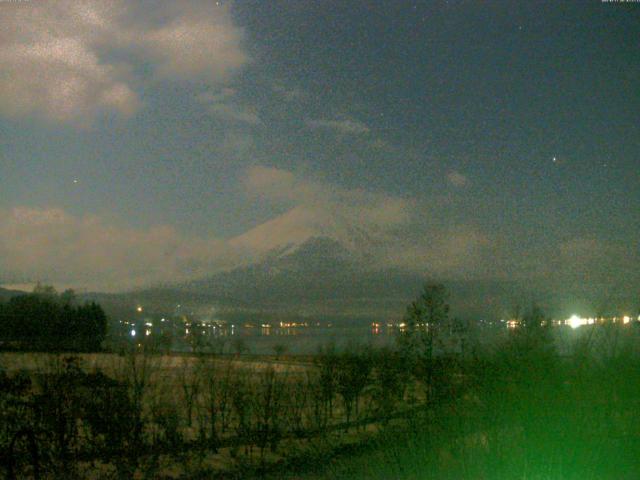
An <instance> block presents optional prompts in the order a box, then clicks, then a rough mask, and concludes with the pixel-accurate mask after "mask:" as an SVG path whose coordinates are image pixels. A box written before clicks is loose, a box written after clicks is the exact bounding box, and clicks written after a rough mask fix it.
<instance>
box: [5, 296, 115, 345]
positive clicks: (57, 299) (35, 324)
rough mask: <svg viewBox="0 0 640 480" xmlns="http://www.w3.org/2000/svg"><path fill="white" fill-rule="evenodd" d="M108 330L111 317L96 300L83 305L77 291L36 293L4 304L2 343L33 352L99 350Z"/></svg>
mask: <svg viewBox="0 0 640 480" xmlns="http://www.w3.org/2000/svg"><path fill="white" fill-rule="evenodd" d="M106 333H107V317H106V315H105V313H104V311H103V310H102V307H100V305H98V304H96V303H93V302H91V303H87V304H83V305H79V304H77V302H76V299H75V295H74V294H73V291H71V290H67V291H65V292H63V293H61V294H57V293H56V292H55V290H53V288H51V287H41V286H37V287H36V288H35V289H34V291H33V293H30V294H25V295H18V296H15V297H12V298H11V299H9V301H8V302H6V303H4V304H3V303H0V342H2V345H3V346H4V347H5V348H14V349H22V350H31V351H96V350H100V348H101V344H102V341H103V340H104V338H105V335H106Z"/></svg>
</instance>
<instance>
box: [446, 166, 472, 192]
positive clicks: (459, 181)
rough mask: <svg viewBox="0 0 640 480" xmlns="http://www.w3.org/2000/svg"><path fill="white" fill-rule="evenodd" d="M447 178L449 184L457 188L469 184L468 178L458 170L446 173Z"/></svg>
mask: <svg viewBox="0 0 640 480" xmlns="http://www.w3.org/2000/svg"><path fill="white" fill-rule="evenodd" d="M447 180H448V181H449V183H450V184H451V185H453V186H454V187H457V188H462V187H466V186H467V185H469V178H468V177H467V176H466V175H463V174H462V173H460V172H456V171H455V170H452V171H450V172H449V173H447Z"/></svg>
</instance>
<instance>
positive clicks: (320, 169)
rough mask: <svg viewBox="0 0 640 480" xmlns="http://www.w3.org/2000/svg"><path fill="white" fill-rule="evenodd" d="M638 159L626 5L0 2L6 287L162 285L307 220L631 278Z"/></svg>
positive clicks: (334, 233)
mask: <svg viewBox="0 0 640 480" xmlns="http://www.w3.org/2000/svg"><path fill="white" fill-rule="evenodd" d="M216 3H217V4H216ZM639 167H640V4H633V3H627V4H623V3H600V2H599V1H581V2H564V1H563V2H558V1H555V2H538V1H535V2H472V1H453V0H451V1H432V2H423V3H421V2H402V1H396V0H394V1H387V2H382V1H380V2H373V1H369V2H364V1H362V2H359V1H342V0H341V1H317V0H314V1H295V2H292V1H276V2H274V1H255V2H242V1H241V2H237V3H230V2H205V1H203V2H197V1H193V2H175V1H171V2H152V1H140V2H124V1H123V2H119V1H89V2H79V1H56V2H54V1H51V2H46V1H42V0H31V1H22V2H18V1H14V2H8V1H5V2H0V281H2V282H4V283H5V284H15V283H28V282H33V281H36V280H42V281H46V282H51V283H54V284H56V285H64V286H67V285H68V286H74V287H76V288H80V289H83V288H85V289H105V290H122V289H126V288H131V287H137V286H144V285H149V284H153V283H154V282H168V281H181V280H185V279H190V278H197V277H200V276H203V275H207V274H209V273H212V272H215V271H218V270H220V269H226V268H232V267H233V266H235V265H238V264H241V263H246V262H248V261H252V260H254V259H257V258H260V255H262V254H264V253H265V252H267V251H269V250H270V249H272V248H274V247H277V246H278V245H282V244H286V243H288V242H294V243H300V242H303V241H304V240H305V239H307V238H309V237H312V236H319V235H325V236H329V237H331V238H334V239H336V240H338V241H340V242H342V243H343V244H344V245H345V246H346V247H347V248H349V249H350V250H351V251H353V252H354V254H355V255H367V256H369V257H370V258H374V259H375V262H376V264H377V265H378V266H380V268H396V269H401V270H402V269H405V270H410V271H419V272H425V273H426V274H427V275H430V276H433V277H436V278H440V279H444V280H460V279H463V280H469V281H475V280H481V281H486V280H496V281H511V280H513V281H518V282H522V283H524V284H526V285H527V286H528V287H529V288H531V289H532V290H535V289H536V288H538V287H541V286H544V287H545V288H548V287H549V286H550V285H551V286H554V288H556V289H557V290H558V291H559V292H560V293H561V295H564V297H565V298H566V301H567V302H571V301H572V298H573V297H574V296H577V295H583V296H584V294H585V292H588V293H589V294H590V295H600V296H607V297H611V296H613V297H616V296H619V295H626V296H629V295H631V296H635V297H637V296H638V287H639V286H640V273H639V269H638V266H639V265H640V261H639V260H640V245H639V243H640V242H639V240H640V168H639Z"/></svg>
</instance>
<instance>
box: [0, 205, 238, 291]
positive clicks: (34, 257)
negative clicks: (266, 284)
mask: <svg viewBox="0 0 640 480" xmlns="http://www.w3.org/2000/svg"><path fill="white" fill-rule="evenodd" d="M234 261H238V257H237V256H236V255H235V253H234V252H233V251H232V250H231V249H230V248H229V246H228V245H227V244H226V242H224V241H223V240H220V239H216V238H200V237H186V236H183V235H181V234H179V233H178V232H177V231H176V230H175V229H174V228H172V227H170V226H156V227H152V228H148V229H136V228H130V227H120V226H117V225H113V224H110V223H107V222H105V221H104V220H103V219H101V218H99V217H96V216H83V217H78V216H74V215H71V214H69V213H68V212H66V211H64V210H61V209H58V208H31V207H15V208H13V209H11V210H0V271H2V273H3V275H4V277H5V278H4V279H5V280H19V281H37V280H42V281H45V282H51V283H62V284H65V285H75V286H77V287H85V288H99V289H105V290H121V289H125V288H131V287H134V286H140V285H147V284H150V283H154V282H167V281H179V280H185V279H188V278H193V277H197V276H202V275H205V274H208V273H211V272H212V271H215V270H217V269H219V268H222V267H224V266H225V265H227V266H228V265H230V264H231V263H233V262H234ZM230 262H231V263H230Z"/></svg>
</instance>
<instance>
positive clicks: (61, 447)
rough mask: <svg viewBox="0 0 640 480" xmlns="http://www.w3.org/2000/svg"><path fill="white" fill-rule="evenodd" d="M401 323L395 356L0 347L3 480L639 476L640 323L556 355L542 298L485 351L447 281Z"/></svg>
mask: <svg viewBox="0 0 640 480" xmlns="http://www.w3.org/2000/svg"><path fill="white" fill-rule="evenodd" d="M405 323H406V329H405V330H404V332H403V333H402V334H401V335H400V336H399V338H398V342H397V345H396V347H395V348H393V349H386V350H372V349H369V348H367V347H363V346H360V347H356V346H354V347H353V348H350V349H346V350H344V351H340V352H337V351H335V350H334V349H333V348H331V347H330V346H328V347H326V348H324V349H323V350H322V351H320V352H318V354H317V355H316V356H315V357H314V360H313V362H308V363H302V362H296V361H295V359H292V358H284V359H278V360H275V359H267V358H263V359H262V360H261V361H259V362H258V361H242V360H240V359H238V358H236V357H234V356H221V355H214V354H211V353H209V352H208V351H207V349H206V348H203V349H202V350H201V351H200V352H197V353H196V354H194V355H190V356H175V355H174V356H163V355H160V354H157V353H155V352H154V351H153V350H152V349H150V348H145V347H144V346H142V347H137V348H134V349H132V350H131V351H130V352H128V353H127V354H125V355H120V356H116V355H101V356H97V357H96V356H93V357H91V356H87V355H84V356H75V357H74V356H68V355H46V356H45V355H40V356H38V358H37V359H36V360H34V362H33V364H34V365H36V368H31V369H30V370H28V371H27V370H20V369H16V368H13V367H11V366H10V365H9V362H8V360H7V359H8V357H7V356H5V357H0V359H1V360H0V361H4V362H5V363H6V364H7V367H6V369H5V370H2V371H0V412H1V413H0V415H1V417H0V451H1V452H2V454H1V455H2V456H1V458H0V460H1V465H0V468H2V469H3V470H2V475H4V476H6V477H7V478H64V479H67V478H70V479H73V478H133V477H135V478H182V479H200V478H202V479H204V478H252V477H259V478H274V479H275V478H301V477H304V478H307V477H308V478H358V479H359V478H361V479H365V478H367V479H369V478H373V479H376V478H379V479H387V478H411V479H430V478H431V479H488V480H490V479H503V478H504V479H550V478H552V479H574V478H575V479H578V478H579V479H581V480H582V479H616V480H618V479H626V478H628V479H635V478H640V462H639V461H638V459H637V452H638V451H640V408H639V407H640V354H639V352H638V345H637V340H638V335H637V332H636V329H637V326H636V325H626V326H621V325H619V324H610V325H598V326H593V327H581V330H582V332H581V335H580V336H579V337H578V340H577V341H576V342H575V343H574V344H573V346H572V350H571V355H564V356H560V355H559V354H558V351H557V349H556V346H555V343H554V337H553V334H552V330H551V327H550V326H549V324H550V322H548V321H546V319H545V318H544V316H543V315H542V313H541V312H540V311H539V310H537V309H535V308H532V309H531V311H530V312H529V313H528V314H527V315H524V316H523V318H522V319H521V322H520V327H519V328H517V329H514V330H513V331H511V332H509V333H508V334H506V335H504V338H502V339H501V340H500V341H498V342H497V343H496V344H495V345H493V346H492V347H491V348H480V347H479V346H478V345H475V344H473V343H472V342H470V341H468V340H467V341H466V342H463V341H461V340H462V339H463V338H465V337H464V332H463V331H462V330H461V329H460V327H459V326H458V325H456V324H455V322H452V321H451V319H450V318H449V309H448V305H447V303H446V295H445V292H444V289H443V288H442V287H439V286H429V287H427V288H425V291H424V293H423V295H422V296H421V297H420V298H419V299H418V300H417V301H416V302H414V303H413V304H412V305H411V306H410V307H409V309H408V311H407V315H406V318H405ZM13 355H15V354H13ZM22 355H26V354H22Z"/></svg>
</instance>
